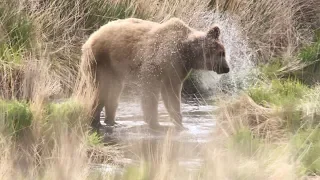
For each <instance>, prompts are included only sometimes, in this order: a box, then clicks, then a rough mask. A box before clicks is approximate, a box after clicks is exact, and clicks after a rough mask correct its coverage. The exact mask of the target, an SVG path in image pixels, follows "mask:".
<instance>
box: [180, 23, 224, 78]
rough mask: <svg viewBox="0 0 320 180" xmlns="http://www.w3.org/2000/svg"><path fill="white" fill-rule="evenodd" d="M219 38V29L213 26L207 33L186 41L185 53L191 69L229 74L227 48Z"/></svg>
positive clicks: (193, 36)
mask: <svg viewBox="0 0 320 180" xmlns="http://www.w3.org/2000/svg"><path fill="white" fill-rule="evenodd" d="M219 37H220V29H219V27H217V26H213V27H212V28H210V29H209V31H207V32H206V33H201V34H200V35H194V34H193V35H191V36H190V37H189V38H188V40H187V41H185V45H186V46H184V47H185V52H186V55H187V56H188V57H187V58H188V59H189V63H190V64H191V68H193V69H201V70H210V71H215V72H216V73H217V74H223V73H228V72H229V70H230V69H229V65H228V63H227V61H226V54H225V48H224V46H223V45H222V43H221V42H220V40H219Z"/></svg>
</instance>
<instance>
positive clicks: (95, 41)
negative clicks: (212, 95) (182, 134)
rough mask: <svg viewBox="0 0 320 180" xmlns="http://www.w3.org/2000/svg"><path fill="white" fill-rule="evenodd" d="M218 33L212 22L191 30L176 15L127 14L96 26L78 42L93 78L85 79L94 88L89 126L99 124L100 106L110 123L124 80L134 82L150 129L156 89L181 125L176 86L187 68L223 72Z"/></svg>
mask: <svg viewBox="0 0 320 180" xmlns="http://www.w3.org/2000/svg"><path fill="white" fill-rule="evenodd" d="M219 34H220V30H219V28H218V27H216V26H215V27H212V28H210V29H209V31H208V32H202V31H197V30H195V29H193V28H190V27H189V26H188V25H186V24H185V23H184V22H183V21H181V20H180V19H177V18H172V19H170V20H168V21H166V22H164V23H156V22H151V21H146V20H141V19H135V18H128V19H123V20H117V21H112V22H109V23H108V24H106V25H104V26H102V27H101V28H100V29H99V30H97V31H96V32H94V33H93V34H92V35H91V36H90V37H89V39H88V40H87V41H86V43H85V44H84V45H83V47H82V51H83V54H82V63H81V69H82V71H84V73H87V74H89V75H91V76H92V77H94V79H92V80H88V81H94V82H93V85H94V86H96V87H97V90H98V93H97V97H96V101H95V105H94V107H95V110H94V120H93V121H92V126H93V127H99V126H100V120H99V119H100V112H101V110H102V108H103V107H105V116H106V119H105V123H107V124H109V125H113V124H115V114H116V109H117V107H118V101H119V96H120V94H121V91H122V89H123V85H124V82H125V81H135V82H138V84H140V88H141V94H142V98H141V100H142V110H143V113H144V120H145V122H147V123H148V124H149V126H150V127H151V128H157V127H159V123H158V118H157V116H158V101H159V95H160V94H161V95H162V99H163V101H164V104H165V107H166V108H167V110H168V112H169V115H170V117H171V118H172V119H173V120H174V121H173V122H174V123H175V124H176V125H178V126H182V115H181V109H180V102H181V88H182V83H183V81H184V79H185V78H186V76H187V75H188V73H189V72H190V71H191V70H192V69H206V70H213V71H216V72H217V73H219V74H220V73H227V72H228V71H229V67H228V64H227V62H226V60H225V52H224V51H225V50H224V47H223V45H222V44H221V43H220V42H219V39H218V38H219ZM88 83H92V82H88Z"/></svg>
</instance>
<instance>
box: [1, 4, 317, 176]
mask: <svg viewBox="0 0 320 180" xmlns="http://www.w3.org/2000/svg"><path fill="white" fill-rule="evenodd" d="M173 16H175V17H179V18H181V19H183V20H184V21H186V22H190V24H192V25H194V26H197V27H199V28H201V27H203V26H207V25H211V24H213V23H219V22H221V21H222V20H225V19H232V21H230V22H236V23H237V25H236V26H237V27H239V29H237V31H239V32H240V34H241V36H243V39H245V43H247V44H248V46H249V47H250V49H251V51H252V52H250V53H253V54H254V56H250V58H249V59H247V60H249V61H251V62H253V63H254V64H255V66H256V67H255V68H254V70H257V71H258V74H256V73H254V74H255V75H254V77H253V78H252V79H254V80H253V81H252V82H250V85H249V86H248V87H245V88H244V89H242V90H241V93H240V94H234V95H232V96H227V97H224V96H223V95H222V96H221V97H220V99H223V101H222V100H221V101H218V102H217V106H218V108H219V109H218V110H217V111H216V112H215V113H216V115H215V117H216V121H217V129H213V139H214V140H212V142H211V141H210V142H208V144H207V145H206V148H205V149H204V150H203V151H204V153H205V155H206V156H205V157H206V158H205V160H204V163H203V164H202V165H201V167H200V168H199V169H198V170H196V171H192V172H190V173H185V170H184V169H182V168H181V167H180V166H179V165H178V164H175V163H172V162H171V161H170V156H169V154H170V151H171V149H172V146H171V138H170V133H168V137H167V138H165V140H164V141H165V143H164V146H162V147H161V148H162V149H161V150H160V152H163V153H162V154H161V156H160V157H158V159H157V158H155V159H153V160H154V161H155V162H154V165H153V166H151V165H150V164H148V162H141V164H140V165H139V166H132V167H127V168H126V169H125V170H124V172H123V173H122V175H121V176H120V177H119V176H118V175H115V174H112V173H108V172H105V171H102V170H99V171H96V170H95V169H93V168H92V167H93V165H94V164H96V163H100V164H115V163H114V162H115V161H116V159H117V158H119V156H121V153H119V148H117V147H113V146H104V144H103V143H102V139H101V138H102V137H100V136H99V135H97V134H95V133H90V128H89V124H90V123H89V122H88V118H89V117H88V115H89V114H90V112H89V110H88V107H90V103H89V102H90V97H91V96H90V94H92V93H94V90H92V89H88V90H87V92H86V93H84V94H83V93H82V94H81V93H79V91H78V89H77V88H75V87H76V82H78V81H77V74H78V65H79V61H80V55H81V54H80V49H81V45H82V43H83V42H84V41H85V40H86V39H87V37H88V36H89V35H90V33H92V32H93V31H94V30H96V29H97V28H98V27H100V26H101V25H103V24H105V23H107V22H109V21H111V20H115V19H119V18H126V17H138V18H143V19H149V20H153V21H157V22H161V21H163V20H166V19H168V18H170V17H173ZM206 17H215V18H216V20H215V22H204V20H205V19H206ZM230 27H234V26H230ZM223 31H230V32H232V31H233V29H228V27H226V28H225V29H223ZM223 31H222V33H223ZM226 40H228V39H227V38H226ZM238 48H242V47H238ZM319 50H320V3H319V2H318V1H309V0H288V1H286V2H284V1H282V0H262V1H250V0H244V1H243V0H224V1H215V0H205V1H200V0H199V1H198V0H195V1H194V0H175V1H171V0H147V1H145V0H144V1H142V0H107V1H102V0H70V1H64V0H32V1H31V0H23V1H20V0H3V1H2V2H1V3H0V179H4V180H5V179H119V178H120V179H150V177H149V176H153V177H154V178H155V179H163V180H164V179H177V177H179V178H178V179H180V178H181V179H303V178H310V179H311V178H317V176H318V175H320V138H319V135H320V131H319V122H320V112H319V111H320V96H319V90H320V87H319V85H317V84H318V83H319V77H320V76H319V74H320V71H319V60H320V55H319V54H320V53H319V52H320V51H319ZM231 53H232V52H231ZM234 57H236V56H234ZM230 61H232V60H230ZM233 73H236V72H233ZM79 94H81V95H79ZM150 167H153V168H150Z"/></svg>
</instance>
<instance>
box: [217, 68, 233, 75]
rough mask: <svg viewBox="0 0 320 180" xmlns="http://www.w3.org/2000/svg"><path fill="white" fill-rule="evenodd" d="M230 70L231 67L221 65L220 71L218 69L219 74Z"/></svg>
mask: <svg viewBox="0 0 320 180" xmlns="http://www.w3.org/2000/svg"><path fill="white" fill-rule="evenodd" d="M229 71H230V68H229V67H221V68H219V71H217V74H226V73H228V72H229Z"/></svg>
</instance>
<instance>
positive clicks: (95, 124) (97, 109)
mask: <svg viewBox="0 0 320 180" xmlns="http://www.w3.org/2000/svg"><path fill="white" fill-rule="evenodd" d="M102 108H103V102H102V101H101V100H96V103H95V104H94V112H93V120H92V122H91V127H92V128H93V129H94V130H99V128H100V127H101V123H100V113H101V111H102Z"/></svg>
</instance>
